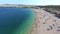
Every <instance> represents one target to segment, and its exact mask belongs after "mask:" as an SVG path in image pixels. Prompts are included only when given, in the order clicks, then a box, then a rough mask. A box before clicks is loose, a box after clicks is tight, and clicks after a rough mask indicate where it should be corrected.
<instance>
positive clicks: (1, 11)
mask: <svg viewBox="0 0 60 34" xmlns="http://www.w3.org/2000/svg"><path fill="white" fill-rule="evenodd" d="M34 16H35V14H34V12H33V9H32V8H12V7H0V34H30V33H29V32H30V30H31V27H32V24H33V20H34Z"/></svg>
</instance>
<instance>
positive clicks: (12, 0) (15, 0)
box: [0, 0, 60, 5]
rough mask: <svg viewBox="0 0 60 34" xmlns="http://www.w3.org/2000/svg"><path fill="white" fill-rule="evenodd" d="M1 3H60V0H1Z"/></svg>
mask: <svg viewBox="0 0 60 34" xmlns="http://www.w3.org/2000/svg"><path fill="white" fill-rule="evenodd" d="M0 4H25V5H60V0H0Z"/></svg>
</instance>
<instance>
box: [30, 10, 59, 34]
mask: <svg viewBox="0 0 60 34" xmlns="http://www.w3.org/2000/svg"><path fill="white" fill-rule="evenodd" d="M33 10H34V11H35V21H34V25H33V28H32V31H31V34H60V33H59V32H58V31H56V30H57V29H58V28H57V27H58V25H59V26H60V23H59V22H60V19H58V18H56V17H54V15H53V14H50V13H48V12H46V11H44V10H42V9H33ZM49 26H51V27H49ZM48 29H49V30H48Z"/></svg>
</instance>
